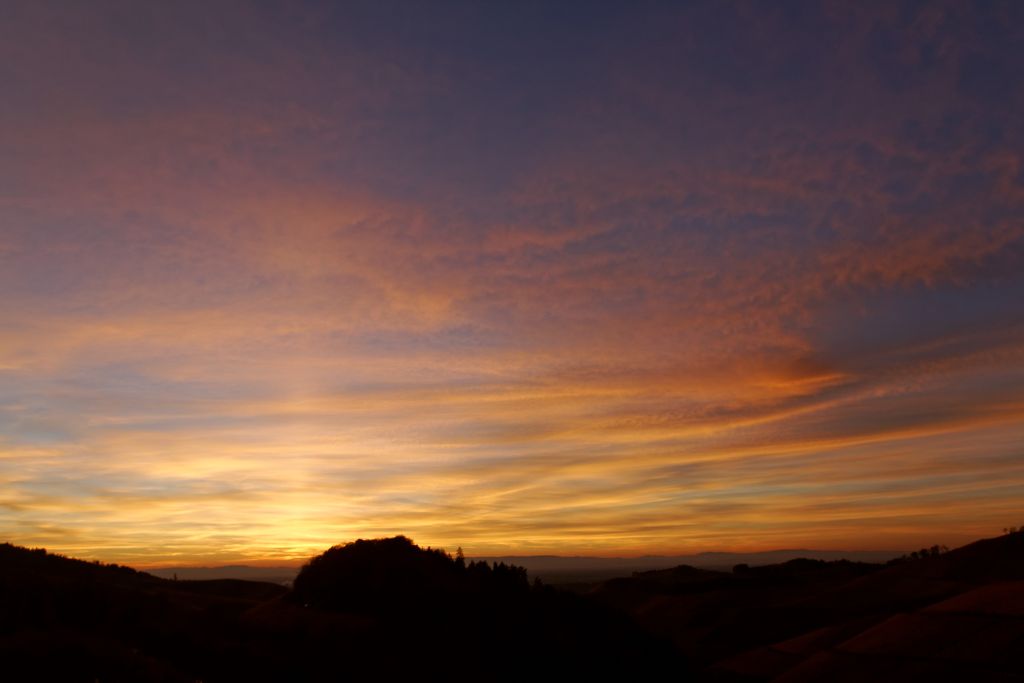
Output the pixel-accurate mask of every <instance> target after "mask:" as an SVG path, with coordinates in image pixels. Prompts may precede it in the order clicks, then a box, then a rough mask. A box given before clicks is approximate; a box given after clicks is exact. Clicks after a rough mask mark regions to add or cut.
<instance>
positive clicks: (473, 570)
mask: <svg viewBox="0 0 1024 683" xmlns="http://www.w3.org/2000/svg"><path fill="white" fill-rule="evenodd" d="M1021 644H1024V534H1019V533H1018V534H1010V535H1006V536H1002V537H999V538H993V539H986V540H982V541H978V542H976V543H973V544H970V545H968V546H965V547H963V548H959V549H956V550H953V551H950V552H946V553H937V552H935V553H922V554H917V555H915V556H914V557H907V558H903V559H900V560H895V561H891V562H889V563H887V564H877V563H867V562H854V561H849V560H823V559H809V558H796V559H789V560H787V561H785V562H781V563H777V564H769V565H762V566H748V565H745V564H741V565H738V566H736V567H734V568H733V569H732V570H730V571H721V570H715V569H707V568H701V567H692V566H688V565H679V566H676V567H673V568H668V569H656V570H649V571H639V572H636V573H634V574H633V575H632V576H630V577H621V578H617V579H612V580H609V581H605V582H602V583H600V584H597V585H596V587H594V588H593V589H592V590H590V591H589V592H587V593H586V594H583V595H579V594H573V593H570V592H566V591H562V590H558V589H555V588H553V587H551V586H547V585H544V584H542V583H540V582H538V581H533V582H531V581H529V577H528V575H527V572H526V570H525V569H524V568H522V567H519V566H516V565H511V564H507V563H501V562H497V563H495V562H484V561H481V560H469V561H467V560H466V559H465V558H463V557H461V556H455V557H453V556H451V555H449V554H447V553H445V552H443V551H441V550H437V549H431V548H421V547H419V546H417V545H416V544H415V543H413V542H412V541H411V540H409V539H408V538H405V537H402V536H398V537H394V538H389V539H374V540H360V541H356V542H353V543H349V544H345V545H339V546H335V547H333V548H331V549H329V550H327V551H325V552H324V553H322V554H321V555H318V556H317V557H315V558H312V559H311V560H310V562H308V563H307V564H306V565H305V566H303V567H302V568H301V570H300V571H299V573H298V575H297V576H296V577H295V581H294V586H293V587H292V588H288V587H285V586H282V585H279V584H275V583H268V582H257V581H245V580H237V579H214V580H206V581H192V580H177V581H175V580H168V579H164V578H160V577H157V576H153V575H151V574H148V573H145V572H140V571H136V570H134V569H131V568H128V567H121V566H117V565H104V564H99V563H95V562H83V561H80V560H74V559H70V558H66V557H61V556H59V555H53V554H50V553H47V552H45V551H43V550H29V549H26V548H19V547H16V546H12V545H9V544H4V545H0V657H2V661H3V673H4V678H5V680H67V681H76V680H81V681H93V680H103V681H118V680H123V681H195V680H203V681H235V680H253V681H272V680H274V681H276V680H290V681H303V680H336V679H343V678H352V677H356V678H361V677H371V676H372V677H377V678H397V677H403V678H406V677H413V676H415V677H420V678H441V677H459V676H460V675H461V673H460V672H471V675H472V676H473V677H474V678H477V679H481V680H502V679H513V678H515V679H521V678H525V677H535V676H536V675H537V673H538V672H539V671H543V672H544V674H545V676H546V677H552V676H565V677H579V676H602V677H608V676H609V675H611V676H616V675H617V676H622V677H624V678H630V679H634V678H637V677H654V676H656V675H657V674H659V673H660V672H665V671H669V672H672V676H673V678H676V679H680V680H701V679H706V680H713V681H768V680H779V681H819V680H821V681H841V680H865V679H872V680H879V681H885V680H897V679H899V680H901V681H905V680H920V679H924V678H934V679H939V680H948V677H949V676H953V677H954V678H956V679H959V680H981V681H984V680H1018V679H1019V678H1021V677H1022V676H1024V665H1022V662H1021V658H1020V657H1019V656H1018V655H1017V652H1018V651H1019V647H1020V645H1021ZM467 675H469V674H467Z"/></svg>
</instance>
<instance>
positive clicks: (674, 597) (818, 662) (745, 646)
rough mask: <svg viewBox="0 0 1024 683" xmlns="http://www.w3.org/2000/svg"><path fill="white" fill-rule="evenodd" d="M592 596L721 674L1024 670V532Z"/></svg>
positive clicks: (688, 576)
mask: <svg viewBox="0 0 1024 683" xmlns="http://www.w3.org/2000/svg"><path fill="white" fill-rule="evenodd" d="M592 596H593V597H594V598H595V599H597V600H600V601H602V602H604V603H606V604H612V605H615V606H616V607H618V608H620V609H623V610H625V611H627V612H629V613H630V614H632V615H633V616H634V618H636V619H637V621H638V622H639V623H640V624H642V625H644V626H645V627H646V628H648V629H649V630H651V631H652V632H653V633H657V634H660V635H663V636H665V637H667V638H670V639H671V640H672V641H673V643H674V644H675V645H676V647H677V648H678V649H679V651H680V652H681V653H682V654H683V655H684V656H686V657H687V658H688V660H689V661H691V662H692V663H693V664H694V665H695V666H696V667H698V668H703V669H704V670H705V675H706V676H707V677H708V678H710V679H712V680H774V679H775V678H776V677H779V680H794V681H810V680H828V681H833V680H868V679H871V680H896V679H899V680H918V679H919V678H918V675H920V676H921V677H924V676H925V675H926V674H927V675H929V676H930V677H933V678H934V677H935V676H936V675H938V673H941V672H943V671H945V672H947V673H948V672H953V671H955V672H957V676H958V677H959V679H960V680H997V679H998V680H1003V678H1001V677H1007V676H1020V675H1024V663H1022V662H1021V661H1020V658H1019V657H1017V656H1016V655H1015V654H1014V653H1015V652H1016V648H1017V647H1018V646H1019V645H1020V644H1022V643H1024V632H1022V631H1021V629H1022V627H1024V623H1022V622H1021V615H1020V613H1019V612H1020V610H1019V605H1020V604H1021V603H1022V601H1024V534H1010V535H1006V536H1002V537H999V538H992V539H986V540H982V541H978V542H975V543H972V544H970V545H968V546H964V547H963V548H959V549H957V550H953V551H950V552H947V553H943V554H939V555H936V556H927V557H923V558H922V559H914V560H910V559H907V560H903V561H895V562H891V563H889V564H887V565H872V564H868V563H855V562H845V561H838V562H824V561H814V560H804V559H801V560H793V561H790V562H786V563H783V564H780V565H770V566H764V567H756V568H745V567H738V568H737V571H733V572H710V573H709V572H707V571H702V570H695V569H693V568H686V567H680V568H676V569H674V570H670V571H660V572H644V573H637V574H635V575H634V576H633V577H632V578H629V579H618V580H614V581H609V582H606V583H604V584H602V585H601V586H599V587H598V588H596V589H595V590H594V591H593V593H592ZM1015 605H1016V606H1017V607H1014V606H1015ZM954 641H955V642H956V643H957V647H955V648H954V647H950V643H952V642H954ZM993 677H994V678H993Z"/></svg>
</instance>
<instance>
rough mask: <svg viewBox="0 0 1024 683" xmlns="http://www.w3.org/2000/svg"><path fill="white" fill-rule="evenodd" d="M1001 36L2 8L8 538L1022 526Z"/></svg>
mask: <svg viewBox="0 0 1024 683" xmlns="http://www.w3.org/2000/svg"><path fill="white" fill-rule="evenodd" d="M1022 44H1024V3H1013V2H1004V1H999V0H997V1H996V2H992V3H981V4H978V3H968V4H965V3H958V2H955V1H953V0H938V1H936V2H933V3H926V4H921V3H917V2H911V1H910V0H906V1H902V0H901V1H898V2H849V3H847V2H834V3H803V2H795V1H794V2H789V1H786V2H778V3H771V4H767V3H766V4H756V3H755V4H747V3H742V2H711V1H710V0H698V1H696V2H692V3H679V4H674V3H661V2H639V3H636V2H603V1H590V2H582V1H578V0H566V2H559V3H542V2H525V3H486V2H483V3H463V2H438V3H429V4H428V3H417V2H411V1H408V0H394V1H388V2H380V3H360V2H353V3H336V2H330V1H327V0H301V1H298V2H279V1H278V0H271V1H270V2H261V3H249V2H245V1H244V0H227V1H226V2H224V3H217V4H216V6H215V7H210V6H209V5H208V3H199V2H194V1H191V0H187V1H185V2H176V3H142V4H139V3H131V2H123V0H98V1H97V2H90V3H75V2H62V1H59V0H58V2H54V3H35V2H28V1H24V0H14V2H11V3H9V4H6V5H5V10H4V20H3V22H0V55H2V56H3V59H0V85H2V88H3V89H2V92H3V97H2V98H0V188H2V189H0V539H5V540H10V542H12V543H16V544H18V545H24V546H34V547H45V548H48V549H50V550H52V551H54V552H59V553H62V554H65V555H70V556H73V557H81V556H88V557H90V558H93V559H99V560H102V561H105V562H117V563H121V564H129V565H133V566H134V565H137V564H145V563H151V562H154V561H157V560H158V559H160V558H164V559H160V561H178V560H177V559H172V558H181V560H182V561H184V560H187V561H188V562H192V563H196V564H203V563H220V564H242V563H249V562H262V561H266V562H274V561H286V560H287V561H300V560H302V559H304V558H308V557H310V556H312V555H315V554H316V553H318V552H322V551H323V549H325V548H327V547H330V546H331V545H334V544H336V543H338V542H339V540H341V541H343V540H344V539H355V538H360V537H362V538H378V537H385V536H391V535H395V534H406V535H408V536H409V537H411V538H413V539H415V541H416V542H417V543H419V544H421V545H423V546H428V545H429V546H432V547H440V548H455V547H457V546H462V547H463V548H464V549H466V551H467V552H471V553H472V554H473V555H474V556H497V555H511V554H517V555H520V556H524V555H525V556H528V555H539V554H561V555H595V556H597V555H600V556H625V555H680V554H693V553H696V552H701V551H708V550H713V549H717V548H735V549H743V551H746V552H751V551H759V550H760V551H764V550H769V549H772V548H779V547H798V548H799V547H804V548H818V549H822V550H827V549H830V548H834V549H844V550H846V549H849V548H856V547H872V548H891V549H893V550H905V549H908V548H909V549H914V548H920V547H928V546H931V545H934V544H939V545H946V546H949V547H957V546H959V545H963V544H964V543H967V542H970V541H972V540H974V539H977V538H985V537H989V536H991V535H994V534H997V533H998V531H999V530H1000V529H1002V528H1004V527H1007V526H1011V525H1017V524H1020V523H1021V522H1022V521H1024V457H1022V456H1024V452H1022V449H1021V444H1022V443H1024V307H1022V305H1021V302H1022V301H1024V221H1022V220H1021V216H1024V126H1022V125H1021V121H1022V120H1024V117H1022V112H1024V87H1022V85H1021V84H1022V83H1024V57H1022V55H1021V51H1020V49H1019V46H1020V45H1022ZM275 558H276V559H275Z"/></svg>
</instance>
